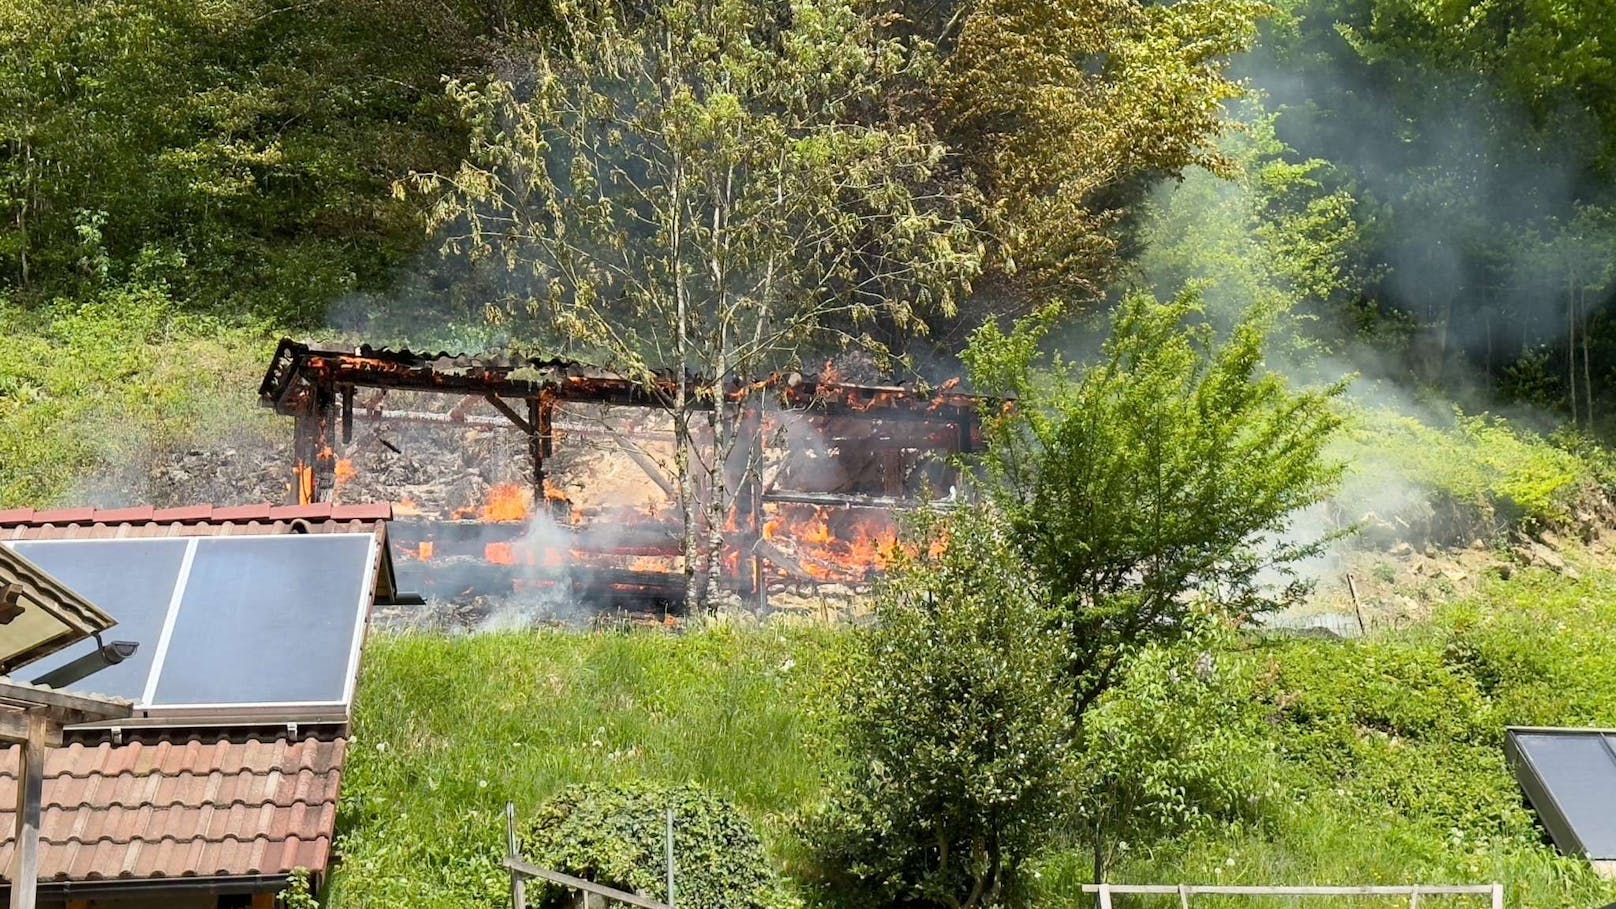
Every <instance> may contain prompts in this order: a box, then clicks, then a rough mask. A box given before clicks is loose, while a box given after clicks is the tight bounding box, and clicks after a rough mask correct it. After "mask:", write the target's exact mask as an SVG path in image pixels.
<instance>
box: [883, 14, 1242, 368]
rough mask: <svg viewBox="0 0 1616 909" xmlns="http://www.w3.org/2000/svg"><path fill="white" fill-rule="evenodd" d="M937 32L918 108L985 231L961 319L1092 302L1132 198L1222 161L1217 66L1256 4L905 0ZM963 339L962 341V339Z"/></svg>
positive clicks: (1127, 220)
mask: <svg viewBox="0 0 1616 909" xmlns="http://www.w3.org/2000/svg"><path fill="white" fill-rule="evenodd" d="M900 9H901V10H902V11H904V12H905V13H906V14H908V15H909V16H911V17H912V18H913V19H914V20H915V22H916V23H917V24H916V25H915V26H914V27H915V28H916V29H917V30H918V31H920V32H921V33H922V34H924V35H925V36H926V37H927V38H929V39H932V40H935V41H937V42H938V44H939V47H940V52H941V54H942V62H941V66H940V69H939V71H938V73H937V76H936V78H931V79H928V82H927V84H925V85H921V86H917V87H915V89H914V91H915V93H916V94H917V95H918V96H919V98H918V100H916V101H915V102H914V107H916V108H917V116H918V117H920V118H923V119H924V120H925V121H926V122H928V123H930V124H931V127H932V129H934V130H935V131H936V133H937V135H938V136H940V137H941V138H942V139H943V141H945V142H946V143H947V144H948V146H949V148H950V150H951V151H953V152H954V155H953V156H952V157H951V158H950V159H949V161H948V164H949V165H950V167H951V170H950V171H949V172H948V175H947V176H948V177H949V178H950V179H953V180H957V181H959V182H960V183H962V184H964V185H965V186H968V187H969V188H970V190H971V193H970V194H969V196H970V198H974V199H976V200H979V201H978V207H977V209H976V210H977V212H978V214H977V217H978V219H979V220H980V221H981V222H982V223H983V224H985V225H987V226H988V227H989V230H988V232H987V235H988V238H989V246H988V253H989V256H988V259H987V261H986V268H985V272H984V274H983V276H982V278H981V279H980V280H979V281H978V282H977V284H976V286H975V293H974V294H973V296H972V297H971V299H970V301H969V303H968V305H967V307H966V309H965V311H964V313H963V318H962V319H960V320H958V321H956V322H954V323H952V324H951V327H954V326H962V327H966V328H970V327H974V326H976V325H979V324H981V322H982V321H983V320H984V319H988V318H995V317H1001V316H1007V315H1008V316H1017V315H1025V314H1027V313H1030V312H1032V311H1033V310H1035V309H1037V308H1039V307H1041V306H1044V305H1045V304H1047V303H1048V302H1049V300H1050V299H1052V298H1053V299H1060V300H1063V301H1067V302H1076V303H1091V302H1093V301H1095V300H1097V299H1099V298H1101V297H1102V296H1103V295H1104V293H1105V291H1106V289H1107V287H1108V285H1109V283H1110V281H1111V280H1112V279H1113V278H1114V277H1115V276H1116V275H1117V274H1118V271H1119V268H1120V266H1121V265H1122V264H1124V263H1125V262H1126V261H1127V260H1128V259H1129V258H1130V257H1131V256H1132V255H1133V253H1134V252H1135V251H1136V250H1134V249H1133V248H1131V243H1130V238H1131V231H1132V227H1133V226H1134V225H1135V224H1136V222H1135V220H1134V219H1135V216H1136V215H1137V211H1136V210H1135V209H1136V206H1137V205H1138V203H1140V202H1142V201H1143V199H1144V197H1145V196H1146V194H1148V192H1149V191H1150V189H1151V188H1152V187H1153V185H1154V184H1155V183H1156V182H1157V181H1158V180H1160V179H1161V178H1163V177H1170V176H1174V175H1177V174H1179V173H1181V172H1182V171H1183V170H1184V169H1185V168H1187V167H1190V166H1191V165H1196V164H1200V165H1208V166H1212V167H1214V168H1216V167H1218V166H1219V165H1220V162H1221V156H1220V155H1219V153H1218V150H1217V148H1216V140H1217V138H1218V136H1219V135H1220V134H1221V133H1222V132H1223V130H1224V129H1225V127H1226V126H1227V117H1226V110H1225V102H1227V101H1228V100H1229V99H1231V98H1234V97H1236V96H1238V95H1239V94H1240V88H1239V86H1238V85H1237V84H1236V83H1235V82H1234V81H1232V80H1231V79H1230V78H1229V76H1228V74H1227V68H1228V67H1229V65H1230V62H1231V59H1232V58H1233V57H1235V56H1236V55H1238V54H1240V53H1241V52H1242V51H1244V50H1245V49H1247V48H1248V47H1249V45H1250V42H1251V41H1252V40H1253V39H1254V37H1255V36H1256V23H1257V20H1258V18H1259V16H1260V15H1261V14H1262V12H1263V11H1264V10H1265V9H1266V7H1265V6H1264V5H1263V4H1262V3H1260V2H1254V0H1195V2H1189V3H1164V4H1156V3H1140V2H1136V0H1057V2H1048V0H954V2H949V0H944V2H936V0H909V2H905V3H902V4H900ZM957 340H958V341H963V336H960V337H958V338H957Z"/></svg>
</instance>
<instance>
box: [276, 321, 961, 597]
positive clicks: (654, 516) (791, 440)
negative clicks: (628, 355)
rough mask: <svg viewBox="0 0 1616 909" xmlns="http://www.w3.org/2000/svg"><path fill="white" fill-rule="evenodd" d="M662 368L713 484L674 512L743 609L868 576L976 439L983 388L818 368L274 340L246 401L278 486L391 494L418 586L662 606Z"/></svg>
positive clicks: (674, 559) (667, 474)
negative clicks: (271, 434) (274, 455)
mask: <svg viewBox="0 0 1616 909" xmlns="http://www.w3.org/2000/svg"><path fill="white" fill-rule="evenodd" d="M680 382H683V383H684V386H685V387H684V389H683V390H684V392H685V393H686V395H688V397H689V399H690V400H692V401H694V402H696V403H695V406H696V407H697V408H698V409H700V410H702V411H703V412H704V413H705V414H706V417H705V418H703V419H698V420H697V421H696V423H697V427H696V429H695V431H694V433H693V437H692V439H691V442H690V448H691V450H692V451H693V452H695V453H696V457H697V458H698V460H699V459H700V458H702V457H709V458H713V459H714V461H715V462H716V461H717V460H722V461H723V467H722V471H723V473H722V481H721V485H720V486H719V492H716V493H715V492H713V490H712V489H711V488H710V487H711V486H713V485H714V484H712V483H706V482H704V481H701V480H696V481H693V486H694V488H693V490H692V496H691V498H692V499H693V500H694V501H696V502H698V503H699V504H700V507H699V509H698V511H699V512H700V513H699V514H698V515H693V520H695V521H697V522H698V524H700V526H699V527H698V533H699V534H701V537H700V538H701V539H704V540H705V539H710V538H712V536H717V537H721V540H722V545H721V547H720V550H719V551H720V557H719V558H718V559H717V560H716V561H717V563H718V564H719V565H720V567H719V569H718V573H719V582H720V584H721V586H722V588H723V589H725V590H728V591H732V592H734V593H736V594H739V595H740V596H742V597H743V598H745V599H747V600H750V601H751V602H753V603H754V604H756V605H758V606H762V605H764V604H766V603H767V601H768V598H769V596H770V593H771V591H775V592H779V591H784V590H790V589H796V588H800V587H802V586H803V585H808V586H812V585H818V584H827V583H830V584H839V585H851V586H857V585H860V584H863V583H865V582H866V581H868V580H869V579H870V577H871V576H872V575H873V574H874V573H876V572H878V571H879V570H880V569H881V568H882V567H883V566H884V565H885V563H886V560H887V558H888V557H889V555H890V550H891V547H892V545H893V544H894V541H895V538H896V529H897V528H896V523H895V513H896V511H897V510H899V509H901V508H903V507H905V506H908V505H912V504H915V503H917V502H919V501H921V500H923V499H937V498H943V499H947V498H950V497H952V496H953V495H956V494H957V490H958V488H959V485H960V483H959V480H960V477H959V476H958V473H957V471H958V468H957V466H956V464H955V463H954V460H953V456H954V455H958V454H962V453H967V452H972V451H975V450H977V449H978V448H979V447H980V446H981V444H982V434H981V422H980V413H979V405H980V404H981V399H979V398H977V397H975V396H972V395H968V394H963V393H960V392H958V391H956V390H955V388H954V385H955V384H956V383H952V382H951V383H945V384H944V385H943V386H942V387H939V388H924V387H917V386H913V385H904V386H899V385H872V384H859V383H855V382H850V381H845V380H843V379H842V378H841V377H840V376H839V375H837V373H836V371H835V370H834V369H832V368H831V367H830V366H829V364H827V366H826V368H825V369H824V370H823V371H821V372H820V373H819V374H817V375H802V374H799V373H788V374H777V375H772V376H769V377H767V378H764V379H761V380H757V381H742V380H739V379H733V378H732V379H729V380H727V381H725V382H723V383H722V384H721V385H715V384H714V383H712V382H704V381H703V380H701V379H698V378H693V377H682V378H681V377H675V376H673V375H671V374H658V375H657V376H655V377H653V378H652V379H651V380H649V381H636V380H634V379H631V378H628V377H625V376H622V375H618V374H615V373H612V372H610V371H607V370H602V369H598V368H595V367H591V366H587V365H585V364H582V363H577V362H574V361H569V360H560V359H546V360H541V359H537V358H531V357H524V356H519V355H514V354H509V353H503V352H499V353H492V354H487V355H480V356H468V355H455V354H449V353H422V352H415V351H410V350H390V349H377V348H372V347H369V346H364V347H360V348H358V349H356V350H336V349H323V348H319V347H314V346H311V345H309V344H303V343H298V342H295V341H291V340H283V341H282V342H281V343H280V345H279V347H278V349H277V350H276V352H275V356H274V359H273V361H272V362H271V364H270V367H269V371H268V374H267V375H266V376H265V378H264V381H263V384H262V385H261V386H260V388H259V396H260V400H261V402H262V403H263V404H264V405H265V406H268V407H272V408H274V410H275V411H276V412H277V413H281V414H286V415H289V416H291V417H293V418H294V420H295V443H294V460H295V463H294V464H293V465H292V468H291V482H290V487H289V490H290V491H289V499H290V500H291V501H293V502H296V503H300V504H312V503H319V502H326V501H331V502H338V503H342V502H348V503H357V502H370V501H391V502H393V503H394V507H395V513H396V514H397V515H398V516H400V518H403V520H400V521H398V522H397V523H396V524H395V528H394V542H395V546H396V549H397V552H398V554H399V556H400V572H401V574H403V575H404V576H406V577H409V578H412V579H414V581H415V582H416V583H418V584H419V585H420V587H421V589H422V590H423V591H424V592H428V593H435V594H438V595H442V596H453V595H455V594H458V593H462V592H464V593H467V594H474V593H476V594H486V593H498V592H502V591H507V592H508V591H510V590H513V589H515V590H518V591H519V590H520V589H521V588H523V587H530V588H538V589H544V590H552V591H553V590H556V589H562V590H563V591H564V592H565V595H566V599H568V600H570V601H574V602H587V603H590V604H592V605H596V606H599V605H606V606H610V605H632V606H646V605H654V604H660V605H661V606H662V607H663V608H668V609H675V608H677V607H678V606H679V605H681V604H682V601H683V598H684V592H685V589H686V578H685V571H684V564H685V553H684V546H683V539H684V534H683V526H684V523H683V516H682V510H681V505H680V503H681V502H682V501H684V499H683V498H682V497H681V496H680V495H679V490H678V488H677V485H676V484H678V482H679V474H678V471H677V470H676V469H675V467H674V458H673V453H674V433H673V423H672V420H671V419H670V417H669V413H670V409H671V407H672V405H673V402H674V400H675V397H676V395H677V393H678V392H679V391H680V388H679V383H680ZM718 439H723V440H726V441H727V442H728V444H727V445H722V446H721V445H719V444H718V442H717V441H716V440H718ZM715 451H722V452H723V455H722V456H718V455H714V454H713V452H715ZM694 473H695V474H699V473H701V472H700V471H695V472H694ZM714 473H716V471H715V472H714ZM715 495H717V496H718V497H719V498H720V501H719V502H717V503H716V507H714V502H713V497H714V496H715ZM719 515H721V516H722V518H721V520H719V519H718V518H717V517H716V516H719ZM715 522H716V523H719V524H721V526H719V527H718V528H717V533H716V534H713V535H711V536H710V535H709V532H710V531H712V530H713V529H714V528H713V527H712V526H711V525H713V524H714V523H715ZM692 569H693V570H695V571H697V572H701V571H703V570H704V569H703V567H702V566H699V565H698V566H692Z"/></svg>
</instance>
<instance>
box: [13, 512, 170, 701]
mask: <svg viewBox="0 0 1616 909" xmlns="http://www.w3.org/2000/svg"><path fill="white" fill-rule="evenodd" d="M187 545H188V541H186V540H175V539H161V540H150V539H148V540H75V541H63V542H46V541H33V542H28V541H24V542H18V543H15V544H13V548H14V549H15V550H16V551H17V552H18V553H19V554H21V555H22V556H23V558H26V559H28V560H29V561H31V562H33V563H34V564H35V565H38V566H39V567H41V568H43V569H45V570H46V571H48V572H50V573H51V574H52V575H53V576H55V578H56V579H57V580H59V581H61V582H62V583H64V584H66V585H67V586H68V587H71V588H73V590H74V591H76V592H77V593H79V594H80V595H81V596H83V597H84V598H85V599H87V600H89V601H90V602H92V603H94V604H95V605H97V606H99V607H101V609H102V610H103V611H105V612H106V613H107V614H108V615H111V616H112V617H113V618H115V619H117V620H118V624H117V626H115V627H114V628H113V629H112V630H111V631H109V632H107V633H106V635H105V639H106V640H117V641H135V642H138V643H139V644H140V649H139V650H137V651H135V655H134V656H132V657H130V658H129V659H127V660H124V661H123V662H122V663H119V664H118V665H116V666H108V667H107V668H105V669H102V670H100V671H99V672H96V673H95V674H94V675H91V676H89V677H87V678H85V679H84V680H82V681H80V682H77V683H75V684H74V686H73V687H74V688H75V689H76V690H79V691H88V692H92V693H95V694H107V695H112V696H114V697H122V698H130V699H132V700H136V701H138V700H140V699H141V698H142V696H143V695H144V694H145V690H146V679H147V676H148V674H149V673H150V672H151V667H152V660H153V658H154V657H155V656H156V653H157V639H158V637H159V636H160V635H161V633H162V630H163V619H164V616H166V615H167V614H168V608H169V605H170V601H171V600H172V598H173V595H174V584H175V582H176V581H177V580H178V578H179V576H180V569H181V567H182V564H183V563H184V560H185V550H186V547H187ZM94 650H95V641H94V640H86V641H80V642H79V643H77V644H74V645H73V646H71V647H68V648H66V649H64V650H60V651H58V652H56V653H53V654H51V655H50V656H48V657H46V658H44V659H42V660H39V661H38V662H35V663H30V664H29V665H28V666H26V667H24V668H23V669H22V670H21V671H20V672H18V675H19V676H21V677H24V678H38V677H39V676H41V675H43V674H45V673H47V672H49V671H51V670H53V669H56V668H57V667H60V666H63V665H66V664H67V663H69V662H71V661H73V660H75V659H78V658H79V657H81V656H84V655H85V654H87V653H90V652H92V651H94Z"/></svg>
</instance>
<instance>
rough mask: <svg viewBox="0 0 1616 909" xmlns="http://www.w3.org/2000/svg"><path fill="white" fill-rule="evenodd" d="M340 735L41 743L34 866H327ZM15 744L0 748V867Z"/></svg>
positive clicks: (102, 874) (230, 871)
mask: <svg viewBox="0 0 1616 909" xmlns="http://www.w3.org/2000/svg"><path fill="white" fill-rule="evenodd" d="M346 751H347V741H346V740H345V739H341V738H336V739H330V740H324V741H322V740H320V739H317V738H304V739H298V740H290V741H289V740H286V739H270V740H259V739H247V740H245V741H234V742H233V741H230V740H228V739H225V738H216V739H204V738H193V739H191V740H189V741H172V740H163V741H157V742H155V743H152V742H133V743H129V744H125V745H113V744H110V743H105V742H103V743H101V744H98V745H84V744H81V743H76V742H75V743H73V744H70V745H68V746H66V747H64V748H56V749H52V750H51V751H49V752H47V755H46V759H45V793H44V812H43V814H42V817H41V821H40V860H39V876H40V880H41V881H44V882H51V881H75V882H84V881H118V880H140V879H150V878H173V877H248V876H265V877H270V876H276V875H284V874H289V873H290V872H291V871H292V870H293V869H296V868H307V869H309V870H310V871H312V872H315V873H316V874H320V873H323V872H324V871H325V869H326V866H327V864H328V862H329V859H330V855H331V839H332V836H333V834H334V832H335V829H336V817H337V789H338V785H339V784H340V782H341V778H342V764H343V759H344V757H345V754H346ZM16 802H17V749H16V748H15V747H11V748H8V749H6V750H5V751H4V752H3V753H0V837H3V838H0V868H9V867H10V862H11V855H12V849H13V846H14V842H15V841H14V839H13V836H12V831H13V829H14V826H15V823H16V815H15V811H16V808H15V806H16Z"/></svg>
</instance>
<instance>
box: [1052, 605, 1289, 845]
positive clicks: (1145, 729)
mask: <svg viewBox="0 0 1616 909" xmlns="http://www.w3.org/2000/svg"><path fill="white" fill-rule="evenodd" d="M1232 642H1233V641H1232V637H1231V636H1230V635H1228V634H1226V633H1220V632H1219V631H1218V630H1217V629H1215V628H1208V629H1205V630H1202V631H1201V632H1200V633H1198V634H1196V635H1194V636H1187V637H1186V639H1185V640H1184V641H1182V642H1180V643H1178V644H1175V645H1172V646H1163V645H1159V644H1153V645H1151V646H1149V647H1146V648H1145V649H1144V650H1143V651H1141V652H1140V653H1139V654H1138V655H1137V656H1136V657H1134V658H1133V659H1132V660H1131V661H1130V662H1129V665H1128V667H1127V672H1126V674H1125V675H1126V680H1125V681H1124V682H1123V683H1122V684H1121V685H1119V686H1117V687H1115V688H1112V689H1111V690H1110V691H1109V692H1107V693H1106V694H1105V695H1104V696H1102V697H1101V698H1100V701H1099V703H1098V704H1096V705H1095V707H1094V709H1093V710H1090V711H1089V712H1088V713H1087V714H1085V715H1084V717H1083V743H1082V744H1083V747H1082V752H1081V758H1080V761H1079V774H1078V785H1077V791H1078V800H1079V804H1081V805H1082V808H1083V813H1084V820H1085V822H1086V824H1085V825H1086V827H1087V831H1086V832H1087V833H1088V834H1089V835H1090V836H1092V837H1093V841H1092V843H1091V845H1092V846H1093V849H1094V858H1095V866H1096V867H1097V868H1101V869H1103V868H1105V867H1106V866H1108V865H1109V864H1110V863H1111V860H1112V859H1113V858H1114V857H1115V856H1116V855H1117V853H1118V852H1119V851H1121V850H1124V849H1126V848H1127V844H1128V843H1130V842H1131V843H1152V842H1160V841H1163V840H1166V839H1168V838H1180V837H1184V836H1186V835H1190V834H1192V833H1197V832H1204V831H1207V830H1212V829H1219V828H1220V827H1221V826H1222V825H1225V824H1230V823H1239V822H1255V821H1257V820H1259V819H1260V818H1261V816H1262V815H1263V813H1264V812H1265V811H1266V810H1267V809H1268V808H1270V807H1271V804H1270V803H1271V802H1273V801H1274V800H1275V799H1277V798H1281V795H1280V792H1279V789H1280V786H1279V779H1280V776H1281V774H1280V772H1279V768H1278V766H1277V765H1278V755H1277V749H1276V748H1274V747H1273V744H1272V743H1271V742H1270V741H1269V740H1268V735H1267V730H1266V729H1265V724H1264V723H1263V715H1262V711H1261V708H1260V706H1259V705H1258V704H1257V702H1256V701H1255V699H1254V698H1253V697H1252V680H1251V678H1250V669H1251V667H1250V666H1249V665H1248V664H1249V660H1248V659H1246V657H1245V655H1244V654H1242V653H1240V652H1238V651H1237V650H1235V649H1233V648H1232V647H1231V646H1229V645H1230V644H1231V643H1232Z"/></svg>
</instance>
